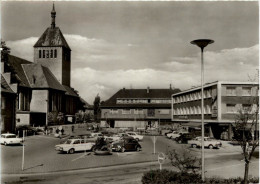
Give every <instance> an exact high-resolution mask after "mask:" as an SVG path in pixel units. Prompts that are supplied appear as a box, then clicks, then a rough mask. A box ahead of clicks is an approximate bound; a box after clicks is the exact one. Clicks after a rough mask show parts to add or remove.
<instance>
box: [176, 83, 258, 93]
mask: <svg viewBox="0 0 260 184" xmlns="http://www.w3.org/2000/svg"><path fill="white" fill-rule="evenodd" d="M218 84H220V85H259V83H258V82H249V81H245V82H237V81H214V82H210V83H206V84H204V87H203V89H204V88H207V87H211V86H214V85H218ZM196 90H201V86H197V87H193V88H190V89H187V90H183V91H181V92H179V93H175V94H173V95H172V96H177V95H181V94H185V93H188V92H192V91H196Z"/></svg>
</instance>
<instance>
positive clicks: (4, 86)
mask: <svg viewBox="0 0 260 184" xmlns="http://www.w3.org/2000/svg"><path fill="white" fill-rule="evenodd" d="M1 92H5V93H14V94H15V92H14V91H13V90H12V89H11V87H10V86H9V85H8V83H7V82H6V80H5V78H4V77H3V75H2V74H1Z"/></svg>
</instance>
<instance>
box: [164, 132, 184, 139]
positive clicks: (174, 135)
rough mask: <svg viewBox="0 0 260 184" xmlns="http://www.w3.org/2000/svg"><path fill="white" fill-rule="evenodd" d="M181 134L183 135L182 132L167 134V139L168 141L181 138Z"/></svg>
mask: <svg viewBox="0 0 260 184" xmlns="http://www.w3.org/2000/svg"><path fill="white" fill-rule="evenodd" d="M182 134H183V133H182V132H178V131H173V132H172V133H168V134H167V137H168V138H169V139H175V138H177V137H179V136H181V135H182Z"/></svg>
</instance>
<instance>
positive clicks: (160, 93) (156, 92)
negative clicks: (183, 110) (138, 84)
mask: <svg viewBox="0 0 260 184" xmlns="http://www.w3.org/2000/svg"><path fill="white" fill-rule="evenodd" d="M178 92H180V90H179V89H149V92H147V89H120V90H119V91H118V92H117V93H116V94H114V95H113V96H112V97H111V98H109V99H108V100H107V101H105V102H103V103H102V104H101V107H113V106H115V107H130V106H131V107H168V106H170V104H116V100H117V99H120V98H122V99H154V98H157V99H159V98H161V99H163V98H168V99H169V98H171V95H172V94H174V93H178Z"/></svg>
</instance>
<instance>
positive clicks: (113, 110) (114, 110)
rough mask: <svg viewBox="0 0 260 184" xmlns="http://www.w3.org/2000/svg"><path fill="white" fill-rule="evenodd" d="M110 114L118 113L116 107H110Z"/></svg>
mask: <svg viewBox="0 0 260 184" xmlns="http://www.w3.org/2000/svg"><path fill="white" fill-rule="evenodd" d="M110 113H111V114H118V109H110Z"/></svg>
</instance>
